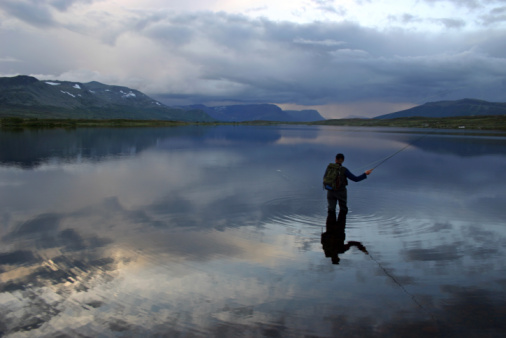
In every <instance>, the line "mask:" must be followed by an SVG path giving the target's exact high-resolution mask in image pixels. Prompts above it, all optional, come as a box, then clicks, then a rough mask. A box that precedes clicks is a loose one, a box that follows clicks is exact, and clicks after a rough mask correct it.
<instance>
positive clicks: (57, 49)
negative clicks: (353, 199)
mask: <svg viewBox="0 0 506 338" xmlns="http://www.w3.org/2000/svg"><path fill="white" fill-rule="evenodd" d="M505 38H506V0H403V1H402V2H401V1H398V0H290V1H288V0H286V1H285V0H284V1H281V0H188V1H180V0H177V1H176V0H142V1H141V0H0V76H13V75H18V74H26V75H33V76H36V77H37V78H39V79H41V80H42V79H45V80H47V79H52V80H69V81H79V82H88V81H100V82H103V83H106V84H117V85H125V86H128V87H132V88H135V89H138V90H140V91H143V92H144V93H146V94H148V95H150V96H152V97H154V98H157V99H159V100H161V101H162V102H165V103H167V104H171V105H175V104H192V103H204V104H207V105H218V104H230V103H234V104H240V103H274V104H278V105H280V106H281V107H283V108H296V109H309V108H315V109H318V110H319V111H320V112H321V113H322V115H324V116H325V117H328V118H332V117H346V116H349V115H357V116H376V115H379V114H383V113H389V112H392V111H396V110H400V109H404V108H408V107H412V106H414V105H417V104H422V103H425V102H428V101H438V100H453V99H461V98H466V97H469V98H478V99H484V100H490V101H501V102H505V101H506V98H505V93H506V44H505V43H504V41H505Z"/></svg>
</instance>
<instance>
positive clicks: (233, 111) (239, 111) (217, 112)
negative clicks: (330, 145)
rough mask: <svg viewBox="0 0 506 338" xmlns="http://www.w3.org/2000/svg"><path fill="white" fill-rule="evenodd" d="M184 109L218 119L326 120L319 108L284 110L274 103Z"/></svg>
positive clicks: (199, 106) (186, 107) (236, 120)
mask: <svg viewBox="0 0 506 338" xmlns="http://www.w3.org/2000/svg"><path fill="white" fill-rule="evenodd" d="M182 108H183V109H190V110H195V109H199V110H202V111H204V112H206V113H207V114H208V115H210V116H211V117H213V118H215V119H216V120H218V121H226V122H245V121H282V122H314V121H321V120H325V118H324V117H323V116H321V115H320V113H319V112H318V111H317V110H282V109H281V108H279V107H278V106H276V105H274V104H243V105H229V106H217V107H207V106H205V105H202V104H198V105H191V106H184V107H182Z"/></svg>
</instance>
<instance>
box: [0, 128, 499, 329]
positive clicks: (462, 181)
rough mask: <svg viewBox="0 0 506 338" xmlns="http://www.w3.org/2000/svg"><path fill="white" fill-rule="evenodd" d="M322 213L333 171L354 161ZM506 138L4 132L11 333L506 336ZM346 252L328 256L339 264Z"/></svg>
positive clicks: (318, 131)
mask: <svg viewBox="0 0 506 338" xmlns="http://www.w3.org/2000/svg"><path fill="white" fill-rule="evenodd" d="M420 132H422V133H424V132H426V133H428V135H427V136H426V137H424V138H423V139H422V140H421V141H420V142H417V143H416V144H414V145H413V146H411V147H409V148H407V149H406V150H405V151H403V152H402V153H400V154H399V155H397V156H395V157H393V158H391V159H390V160H389V161H388V162H385V163H384V164H382V166H381V167H379V168H378V169H377V170H375V171H374V172H373V173H372V174H371V175H370V176H369V177H368V179H367V180H365V181H363V182H361V183H358V184H355V183H353V182H350V184H349V186H348V206H349V208H350V213H349V214H348V218H347V221H346V226H345V227H344V226H342V227H338V228H335V227H331V228H329V227H328V222H327V211H326V200H325V192H324V191H323V190H322V188H321V178H322V175H323V171H324V170H325V167H326V165H327V164H328V163H329V162H332V161H333V157H334V156H335V154H336V153H337V152H342V153H344V154H345V155H346V167H348V168H350V170H351V171H352V172H354V173H359V172H360V171H361V170H363V169H366V168H367V167H368V165H369V164H370V163H372V162H374V161H376V160H378V159H381V158H384V157H385V156H388V155H389V154H392V153H394V152H395V151H397V150H398V149H401V148H402V147H404V146H405V145H406V144H409V143H410V142H412V141H413V140H416V139H419V138H420V134H419V133H420ZM505 155H506V135H504V136H501V135H496V134H494V135H488V134H482V135H468V134H466V133H462V132H456V133H453V132H448V133H445V134H440V133H436V131H432V130H422V131H420V130H416V131H411V130H394V129H388V128H385V129H381V128H378V129H372V128H350V129H347V128H327V127H306V126H274V127H272V126H267V127H247V126H218V127H178V128H131V129H113V128H112V129H107V128H96V129H84V128H83V129H77V130H74V131H63V130H42V131H41V130H38V131H23V132H17V133H11V132H7V131H1V132H0V202H1V204H2V206H3V208H2V211H1V213H0V219H1V223H0V241H1V247H0V336H6V337H25V336H26V337H32V336H51V337H54V336H104V337H109V336H122V335H124V336H197V337H200V336H202V337H204V336H215V337H228V336H288V337H301V336H314V337H328V336H344V335H351V336H430V337H433V336H445V337H448V336H450V337H451V336H455V337H456V336H459V337H475V336H503V335H504V334H505V333H506V324H505V323H506V320H505V319H506V315H505V311H504V309H505V308H506V297H505V296H506V292H505V291H506V290H505V288H506V282H505V281H506V279H505V278H504V275H505V262H504V259H503V257H504V255H505V250H506V241H505V237H506V233H505V232H506V229H505V227H504V219H505V218H506V217H505V216H506V211H505V209H504V205H505V202H506V189H505V188H506V182H505V181H504V180H502V179H501V177H502V174H503V172H504V171H505V169H506V156H505ZM333 262H334V263H339V264H332V263H333Z"/></svg>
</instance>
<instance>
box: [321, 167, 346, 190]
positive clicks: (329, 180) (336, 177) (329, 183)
mask: <svg viewBox="0 0 506 338" xmlns="http://www.w3.org/2000/svg"><path fill="white" fill-rule="evenodd" d="M346 184H347V182H346V168H345V167H343V166H342V165H339V164H337V163H329V165H328V166H327V170H326V171H325V176H323V187H324V188H325V189H327V190H338V189H339V188H341V187H344V186H346Z"/></svg>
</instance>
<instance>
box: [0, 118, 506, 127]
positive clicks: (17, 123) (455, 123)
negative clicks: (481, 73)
mask: <svg viewBox="0 0 506 338" xmlns="http://www.w3.org/2000/svg"><path fill="white" fill-rule="evenodd" d="M279 124H294V125H324V126H343V127H345V126H350V127H397V128H427V129H469V130H491V131H493V130H496V131H506V115H493V116H457V117H441V118H432V117H403V118H395V119H332V120H323V121H316V122H282V121H249V122H220V121H216V122H185V121H168V120H129V119H106V120H101V119H38V118H20V117H4V118H0V129H1V130H16V129H46V128H64V129H74V128H90V127H113V128H114V127H115V128H127V127H176V126H188V125H202V126H212V125H279Z"/></svg>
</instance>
